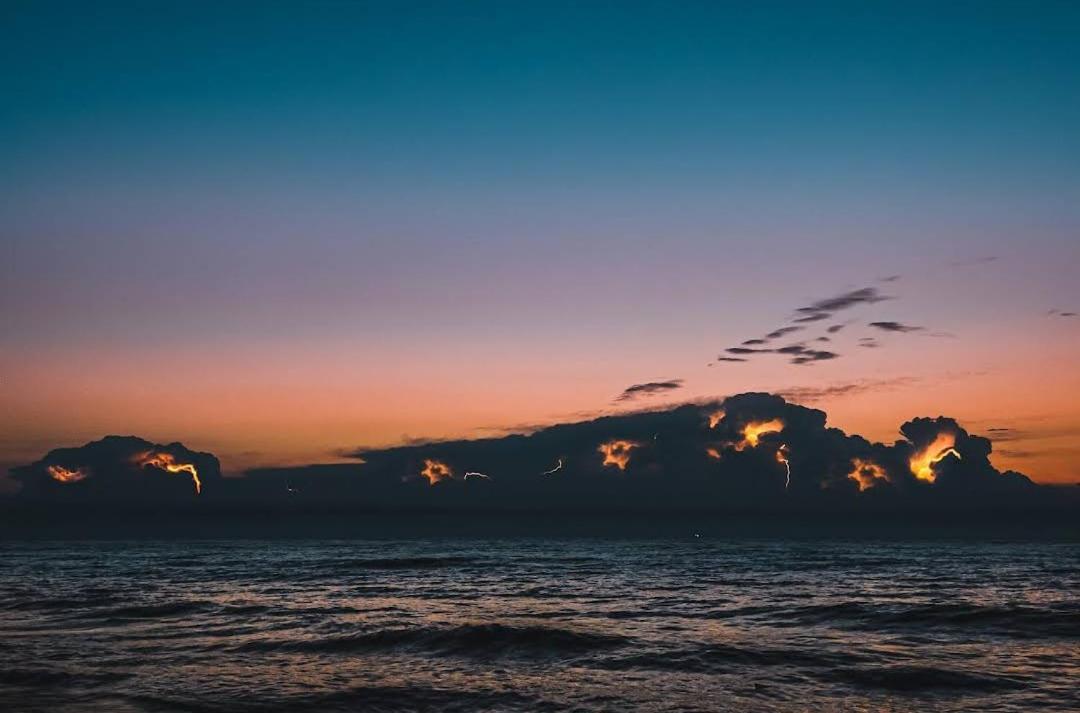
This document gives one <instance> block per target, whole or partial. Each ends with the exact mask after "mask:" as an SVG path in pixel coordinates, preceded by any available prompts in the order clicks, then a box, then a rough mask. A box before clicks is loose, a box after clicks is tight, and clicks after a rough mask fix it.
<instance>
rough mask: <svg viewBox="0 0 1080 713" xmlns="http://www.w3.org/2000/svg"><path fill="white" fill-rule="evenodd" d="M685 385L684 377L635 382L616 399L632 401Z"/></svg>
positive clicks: (674, 389)
mask: <svg viewBox="0 0 1080 713" xmlns="http://www.w3.org/2000/svg"><path fill="white" fill-rule="evenodd" d="M682 387H683V380H682V379H669V380H667V381H648V382H646V383H644V384H634V385H633V386H628V387H626V388H625V389H624V390H623V392H622V393H621V394H619V395H618V396H617V397H616V398H615V400H616V401H631V400H633V399H637V398H640V397H643V396H655V395H657V394H665V393H668V392H671V391H676V390H678V389H681V388H682Z"/></svg>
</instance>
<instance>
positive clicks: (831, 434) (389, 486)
mask: <svg viewBox="0 0 1080 713" xmlns="http://www.w3.org/2000/svg"><path fill="white" fill-rule="evenodd" d="M885 386H886V384H885V383H884V382H882V383H873V382H865V383H863V382H855V383H852V384H848V385H837V386H834V387H830V388H831V393H832V394H834V395H835V394H840V395H842V394H846V393H857V392H858V391H860V390H868V389H872V388H884V387H885ZM792 393H795V394H797V390H793V392H792ZM829 393H830V391H829V390H828V389H826V390H822V391H819V392H818V393H817V394H814V393H812V392H809V391H804V392H803V393H802V394H801V397H803V398H805V397H807V396H810V397H814V396H819V397H824V396H827V395H829ZM900 433H901V436H902V437H901V438H900V439H899V440H897V441H896V442H894V443H891V444H886V443H875V442H871V441H869V440H867V439H864V438H862V437H860V436H857V435H849V434H847V433H845V432H843V431H842V430H840V429H838V428H833V427H829V426H828V425H827V422H826V414H825V413H824V412H823V411H821V410H818V409H814V408H809V407H807V406H802V405H797V404H794V403H791V402H789V401H787V400H786V399H784V398H783V397H781V396H779V395H775V394H768V393H746V394H739V395H736V396H731V397H728V398H726V399H722V400H713V401H708V402H704V403H695V404H684V405H681V406H677V407H672V408H668V409H662V410H652V411H637V412H634V413H628V414H617V415H611V416H603V417H600V418H595V419H592V420H587V421H579V422H574V423H562V424H556V425H553V426H549V427H546V428H542V429H540V430H538V431H536V432H534V433H530V434H514V435H506V436H500V437H491V438H481V439H474V440H455V441H428V442H424V443H415V442H414V443H410V444H407V445H401V446H395V447H391V448H361V449H351V450H349V451H346V454H347V455H348V456H350V457H353V458H356V459H357V462H356V463H347V464H334V465H312V466H304V467H290V468H264V469H258V470H252V471H249V472H248V473H247V474H246V475H245V477H242V478H232V479H229V480H227V481H226V480H224V479H222V478H221V476H220V469H219V467H218V464H217V460H216V458H214V457H213V456H212V455H210V454H206V453H196V452H193V451H190V450H188V449H187V448H185V447H183V446H182V445H180V444H169V445H160V444H154V443H150V442H147V441H143V440H141V439H137V438H130V437H127V438H121V437H108V438H105V439H103V440H101V441H96V442H93V443H89V444H87V445H85V446H83V447H81V448H66V449H58V450H55V451H51V452H50V453H49V454H48V455H46V456H45V457H44V458H43V459H41V460H40V461H38V462H36V463H33V464H30V465H28V466H23V467H21V468H16V469H15V475H16V477H17V478H18V480H19V481H20V482H21V483H22V486H23V488H22V490H21V491H20V493H18V494H17V496H15V497H16V498H18V499H21V500H26V499H30V500H38V501H48V502H68V503H71V502H89V503H100V502H103V501H108V502H129V503H142V504H145V503H154V502H164V501H167V502H173V503H187V504H189V505H190V506H195V505H199V504H201V503H206V502H217V503H219V504H220V503H233V504H234V505H236V506H237V507H240V506H242V507H244V508H257V507H261V506H266V507H279V506H280V507H290V508H294V507H295V508H305V507H310V508H315V509H318V508H322V507H326V506H327V505H329V504H332V505H333V506H334V507H343V506H350V507H374V508H380V509H393V508H417V507H420V508H433V507H437V508H441V509H448V510H468V511H474V510H476V509H478V508H479V509H484V508H495V509H506V508H511V509H513V508H522V507H525V508H528V509H530V510H546V509H566V508H568V507H569V508H593V509H595V508H600V509H616V510H621V509H627V508H630V509H635V510H642V509H644V510H649V509H664V508H703V507H706V508H707V507H715V508H731V507H743V506H755V507H756V506H761V507H772V506H776V507H789V506H793V505H798V506H799V507H805V508H810V509H814V508H823V509H826V510H827V509H830V508H835V507H840V506H844V507H854V508H860V507H879V506H887V507H908V506H912V507H917V506H918V507H921V506H924V505H925V506H934V507H939V506H946V505H948V506H957V507H967V506H969V505H970V504H972V503H976V502H1002V503H1008V504H1013V503H1016V502H1021V501H1023V499H1024V498H1040V497H1041V498H1048V497H1052V494H1053V492H1056V491H1054V490H1053V489H1050V488H1043V487H1040V486H1036V485H1035V484H1033V483H1032V482H1031V481H1030V480H1028V479H1027V478H1026V477H1024V476H1023V475H1021V474H1018V473H1013V472H1004V473H1003V472H1001V471H998V470H997V469H996V468H994V467H993V465H992V464H991V463H990V461H989V455H990V453H991V442H990V440H989V439H987V438H983V437H980V436H976V435H971V434H969V433H968V432H967V431H966V430H964V429H963V428H962V427H961V426H960V425H959V424H958V423H957V422H956V421H955V420H953V419H949V418H944V417H937V418H916V419H913V420H911V421H908V422H907V423H905V424H903V425H902V426H901V428H900ZM147 452H150V453H152V454H154V455H169V456H171V459H172V460H171V461H169V460H168V459H166V460H163V461H158V462H157V463H158V464H155V463H154V462H151V461H150V460H148V459H147V458H146V457H145V454H146V453H147ZM170 462H171V463H172V464H173V465H187V464H190V465H192V466H193V467H195V468H196V469H197V471H198V475H199V478H200V479H201V480H202V493H201V495H196V494H195V491H194V489H193V482H192V479H191V477H190V474H189V473H187V472H185V471H180V472H172V471H170V470H169V469H168V468H167V467H165V466H167V465H168V464H169V463H170ZM50 469H51V470H50ZM481 476H483V477H481Z"/></svg>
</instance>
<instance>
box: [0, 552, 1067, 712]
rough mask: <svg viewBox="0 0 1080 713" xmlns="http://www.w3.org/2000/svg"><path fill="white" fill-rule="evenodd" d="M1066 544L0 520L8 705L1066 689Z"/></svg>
mask: <svg viewBox="0 0 1080 713" xmlns="http://www.w3.org/2000/svg"><path fill="white" fill-rule="evenodd" d="M1078 592H1080V547H1078V546H1077V545H1076V544H1072V543H1057V544H1054V543H1045V542H962V541H938V542H929V541H920V542H914V541H913V542H886V541H854V540H850V541H845V540H831V539H830V540H814V539H807V540H799V539H787V540H769V539H761V540H755V539H739V540H728V539H720V538H709V537H693V536H687V537H678V538H675V537H671V538H660V539H595V538H567V539H545V538H538V537H532V538H503V539H497V540H485V539H470V538H464V537H458V538H432V539H409V540H333V541H312V540H299V541H290V540H250V541H246V540H219V541H184V540H172V541H160V542H141V541H130V542H128V541H109V542H11V541H9V542H6V543H3V544H0V710H4V711H9V712H12V713H15V712H18V711H49V712H53V713H63V712H73V711H177V712H180V711H184V712H189V713H190V712H201V711H207V712H209V711H221V712H222V713H225V712H229V713H232V712H243V711H414V710H415V711H470V712H471V711H563V710H575V711H620V712H621V711H669V710H671V711H805V710H818V711H834V710H835V711H841V710H845V711H846V710H851V711H911V710H919V711H1031V710H1080V600H1078V596H1077V594H1078Z"/></svg>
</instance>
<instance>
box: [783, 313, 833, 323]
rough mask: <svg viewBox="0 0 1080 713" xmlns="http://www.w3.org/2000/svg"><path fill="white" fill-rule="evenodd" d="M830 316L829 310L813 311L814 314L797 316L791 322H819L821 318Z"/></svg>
mask: <svg viewBox="0 0 1080 713" xmlns="http://www.w3.org/2000/svg"><path fill="white" fill-rule="evenodd" d="M831 316H832V314H831V313H830V312H815V313H814V314H808V315H806V316H805V317H798V318H796V319H794V320H792V321H793V322H800V323H802V322H820V321H821V320H823V319H829V318H830V317H831Z"/></svg>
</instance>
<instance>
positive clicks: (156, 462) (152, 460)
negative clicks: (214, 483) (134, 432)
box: [133, 451, 202, 495]
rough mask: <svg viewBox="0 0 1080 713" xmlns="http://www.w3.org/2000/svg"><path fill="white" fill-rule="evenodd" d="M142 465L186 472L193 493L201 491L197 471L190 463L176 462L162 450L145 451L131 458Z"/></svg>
mask: <svg viewBox="0 0 1080 713" xmlns="http://www.w3.org/2000/svg"><path fill="white" fill-rule="evenodd" d="M133 460H134V461H135V463H136V464H138V465H140V466H142V467H144V468H145V467H147V466H149V467H152V468H157V469H159V470H163V471H165V472H166V473H187V474H188V475H190V476H191V482H192V483H193V484H194V486H195V494H196V495H198V494H200V493H202V481H200V480H199V471H198V470H197V469H196V468H195V465H194V464H192V463H178V462H177V461H176V457H175V456H173V454H171V453H165V452H164V451H146V452H145V453H140V454H138V455H136V456H135V458H134V459H133Z"/></svg>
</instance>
